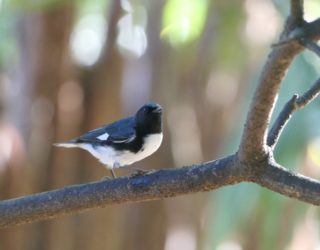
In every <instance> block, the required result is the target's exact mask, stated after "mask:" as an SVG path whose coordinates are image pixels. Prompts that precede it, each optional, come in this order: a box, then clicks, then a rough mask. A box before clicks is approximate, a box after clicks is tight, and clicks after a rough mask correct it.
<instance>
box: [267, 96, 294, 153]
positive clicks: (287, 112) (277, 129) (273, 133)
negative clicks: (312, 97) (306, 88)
mask: <svg viewBox="0 0 320 250" xmlns="http://www.w3.org/2000/svg"><path fill="white" fill-rule="evenodd" d="M297 98H298V95H294V96H293V97H292V98H291V99H290V100H289V101H288V102H287V103H286V104H285V106H284V107H283V109H282V111H281V112H280V114H279V116H278V118H277V120H276V121H275V122H274V124H273V126H272V128H271V130H270V132H269V134H268V138H267V145H268V146H269V147H271V148H273V147H274V146H275V145H276V143H277V141H278V139H279V137H280V134H281V132H282V131H283V129H284V127H285V125H286V124H287V122H288V121H289V119H290V117H291V115H292V113H293V111H294V110H295V107H296V105H295V103H296V100H297Z"/></svg>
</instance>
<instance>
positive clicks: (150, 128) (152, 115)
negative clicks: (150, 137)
mask: <svg viewBox="0 0 320 250" xmlns="http://www.w3.org/2000/svg"><path fill="white" fill-rule="evenodd" d="M135 118H136V128H137V130H139V131H140V132H142V133H148V134H152V133H160V132H161V130H162V107H161V106H160V105H159V104H157V103H149V104H145V105H143V106H142V107H141V108H140V109H139V110H138V112H137V113H136V116H135Z"/></svg>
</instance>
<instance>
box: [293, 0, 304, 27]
mask: <svg viewBox="0 0 320 250" xmlns="http://www.w3.org/2000/svg"><path fill="white" fill-rule="evenodd" d="M290 16H291V17H292V18H294V19H295V22H301V21H303V0H291V5H290Z"/></svg>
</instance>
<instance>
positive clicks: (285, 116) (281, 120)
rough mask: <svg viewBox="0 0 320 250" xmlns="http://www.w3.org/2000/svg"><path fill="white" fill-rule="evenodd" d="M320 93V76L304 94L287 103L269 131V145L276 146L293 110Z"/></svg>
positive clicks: (304, 104) (295, 96) (307, 102)
mask: <svg viewBox="0 0 320 250" xmlns="http://www.w3.org/2000/svg"><path fill="white" fill-rule="evenodd" d="M319 94H320V78H319V79H318V80H317V81H316V82H315V83H314V84H313V85H312V87H311V88H310V89H308V90H307V91H306V92H305V93H304V94H303V95H302V96H300V97H298V95H297V94H296V95H294V96H293V97H292V98H291V99H290V100H289V101H288V102H287V103H286V105H285V106H284V108H283V109H282V111H281V112H280V114H279V116H278V118H277V120H276V121H275V123H274V124H273V126H272V128H271V130H270V132H269V135H268V140H267V144H268V146H270V147H271V148H274V146H275V145H276V143H277V142H278V139H279V137H280V135H281V133H282V131H283V129H284V127H285V125H286V124H287V122H288V121H289V119H290V118H291V116H292V114H293V112H294V111H297V110H299V109H301V108H303V107H304V106H306V105H307V104H309V103H310V102H312V101H313V100H314V99H315V98H316V97H317V96H318V95H319Z"/></svg>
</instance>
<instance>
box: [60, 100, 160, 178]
mask: <svg viewBox="0 0 320 250" xmlns="http://www.w3.org/2000/svg"><path fill="white" fill-rule="evenodd" d="M162 138H163V135H162V108H161V106H160V105H159V104H156V103H149V104H146V105H144V106H142V107H141V108H140V109H139V110H138V111H137V113H136V114H135V115H134V116H130V117H127V118H124V119H121V120H118V121H116V122H113V123H111V124H109V125H106V126H104V127H100V128H97V129H94V130H92V131H89V132H88V133H86V134H83V135H81V136H80V137H78V138H75V139H72V140H70V141H66V142H62V143H56V144H54V145H55V146H60V147H67V148H72V147H78V148H82V149H84V150H86V151H88V152H90V153H91V154H92V155H93V156H94V157H96V158H97V159H98V160H99V161H100V162H101V163H103V164H104V165H105V166H106V168H108V169H110V170H111V173H112V176H113V177H114V178H115V177H116V176H115V173H114V171H113V169H114V168H120V167H123V166H127V165H130V164H132V163H134V162H136V161H140V160H142V159H144V158H146V157H147V156H149V155H151V154H152V153H154V152H155V151H156V150H157V149H158V148H159V147H160V145H161V142H162Z"/></svg>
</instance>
